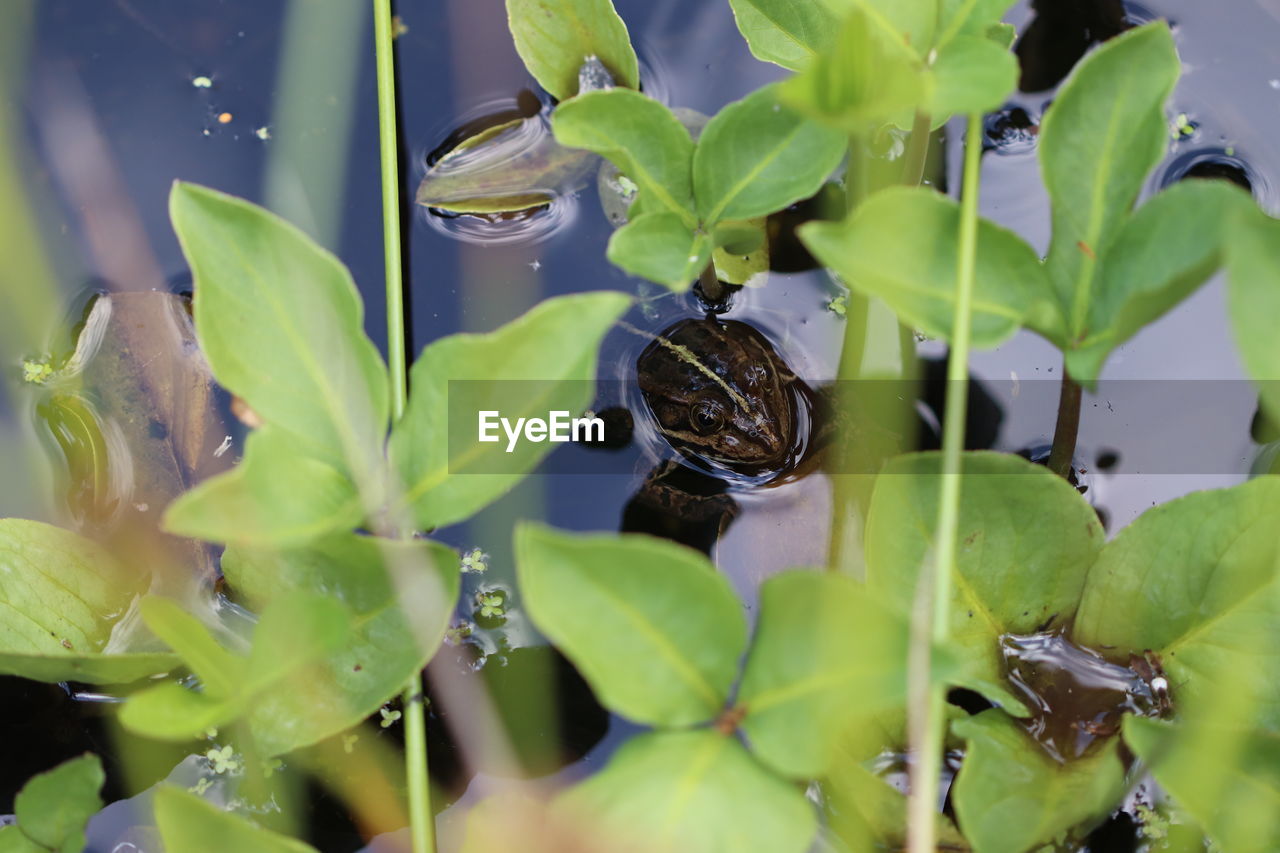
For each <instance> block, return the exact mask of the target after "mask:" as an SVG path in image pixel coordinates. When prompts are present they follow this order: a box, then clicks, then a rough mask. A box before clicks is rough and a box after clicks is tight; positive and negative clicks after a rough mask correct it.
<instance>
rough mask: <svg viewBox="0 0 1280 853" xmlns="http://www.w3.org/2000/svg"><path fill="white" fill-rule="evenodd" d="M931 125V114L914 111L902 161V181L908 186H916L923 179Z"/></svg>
mask: <svg viewBox="0 0 1280 853" xmlns="http://www.w3.org/2000/svg"><path fill="white" fill-rule="evenodd" d="M932 126H933V116H931V115H929V114H928V113H920V112H918V113H916V118H915V121H914V122H912V124H911V135H910V136H908V137H907V151H906V154H905V155H904V156H903V161H902V183H903V184H904V185H905V186H908V187H918V186H920V182H921V181H922V180H924V164H925V162H926V161H927V160H928V159H929V129H930V128H931V127H932Z"/></svg>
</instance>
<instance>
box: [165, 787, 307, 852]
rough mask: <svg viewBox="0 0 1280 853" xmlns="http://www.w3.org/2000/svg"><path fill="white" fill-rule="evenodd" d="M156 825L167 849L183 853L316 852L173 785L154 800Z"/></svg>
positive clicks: (299, 842) (305, 845)
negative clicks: (241, 852) (246, 852)
mask: <svg viewBox="0 0 1280 853" xmlns="http://www.w3.org/2000/svg"><path fill="white" fill-rule="evenodd" d="M154 803H155V815H156V825H157V826H159V827H160V837H161V839H162V840H163V841H164V845H165V849H166V850H182V851H183V853H220V851H227V850H252V851H254V853H316V850H315V848H314V847H312V846H311V845H309V844H304V843H302V842H301V841H297V840H295V839H292V838H288V837H287V836H284V835H280V834H279V833H276V832H271V831H270V830H267V829H263V828H262V827H260V826H258V825H257V824H255V823H253V822H251V821H249V820H248V819H247V818H243V817H241V816H240V815H237V814H232V813H231V812H226V811H223V810H222V809H220V808H218V807H217V806H215V805H214V804H213V803H210V802H207V801H205V800H202V799H201V798H199V797H197V796H196V795H194V794H190V793H188V792H186V791H183V790H181V789H179V788H175V787H173V786H172V785H161V786H160V787H159V788H157V789H156V792H155V797H154Z"/></svg>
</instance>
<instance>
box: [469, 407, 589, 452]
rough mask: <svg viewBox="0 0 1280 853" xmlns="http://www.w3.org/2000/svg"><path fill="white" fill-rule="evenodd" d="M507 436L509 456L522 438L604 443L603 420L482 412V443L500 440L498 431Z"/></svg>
mask: <svg viewBox="0 0 1280 853" xmlns="http://www.w3.org/2000/svg"><path fill="white" fill-rule="evenodd" d="M499 427H501V428H502V431H503V432H504V433H506V435H507V453H514V452H515V449H516V443H517V442H519V441H520V439H521V437H522V436H523V438H524V440H525V441H532V442H534V443H535V444H536V443H539V442H543V441H559V442H565V441H579V442H588V441H601V442H602V441H604V421H603V420H601V419H600V418H597V417H590V418H574V417H570V413H569V412H566V411H555V412H548V413H547V419H546V420H543V419H542V418H516V420H515V423H512V422H511V419H510V418H504V417H502V414H501V413H500V412H497V411H493V410H489V411H482V412H480V430H479V436H478V437H479V440H480V441H485V442H497V441H501V440H502V437H501V436H500V435H499V434H498V428H499Z"/></svg>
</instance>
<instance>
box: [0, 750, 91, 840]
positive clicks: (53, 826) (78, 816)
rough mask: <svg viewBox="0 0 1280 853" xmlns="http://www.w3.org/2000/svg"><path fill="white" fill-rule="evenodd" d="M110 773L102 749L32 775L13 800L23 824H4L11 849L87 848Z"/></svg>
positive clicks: (0, 832)
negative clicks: (89, 826)
mask: <svg viewBox="0 0 1280 853" xmlns="http://www.w3.org/2000/svg"><path fill="white" fill-rule="evenodd" d="M105 780H106V776H105V775H104V773H103V772H102V762H101V761H100V760H99V759H98V756H96V755H82V756H80V757H79V758H73V759H71V760H70V761H64V762H63V763H62V764H59V765H58V766H57V767H55V768H53V769H52V770H48V771H46V772H44V773H39V774H36V775H35V776H32V777H31V778H30V779H29V780H27V783H26V784H25V785H23V786H22V790H21V791H19V792H18V795H17V797H16V798H15V799H14V802H13V810H14V817H16V818H17V821H18V822H17V824H16V825H14V826H7V827H5V828H4V829H0V850H3V851H5V853H43V851H55V853H81V851H82V850H84V847H85V837H84V828H85V825H86V824H87V823H88V822H89V818H91V817H93V815H94V814H95V813H97V811H98V810H99V809H101V808H102V798H101V797H99V796H98V791H99V790H100V789H101V788H102V783H103V782H104V781H105Z"/></svg>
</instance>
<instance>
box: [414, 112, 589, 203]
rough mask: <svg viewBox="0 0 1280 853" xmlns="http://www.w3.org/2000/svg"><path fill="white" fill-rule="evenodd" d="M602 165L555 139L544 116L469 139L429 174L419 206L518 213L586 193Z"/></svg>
mask: <svg viewBox="0 0 1280 853" xmlns="http://www.w3.org/2000/svg"><path fill="white" fill-rule="evenodd" d="M598 163H599V160H598V159H597V158H596V157H595V156H594V155H592V154H590V153H588V152H585V151H579V150H575V149H573V148H567V147H565V146H563V145H561V144H560V143H559V142H557V141H556V140H555V137H553V136H552V135H551V129H550V127H549V126H548V125H547V122H546V120H545V119H544V118H543V117H542V116H534V117H533V118H527V119H516V120H514V121H511V122H507V123H505V124H502V125H499V126H498V127H493V128H489V129H488V130H484V131H481V132H480V133H478V134H476V135H475V136H472V137H469V138H467V139H464V140H463V141H462V142H460V143H459V144H458V146H457V147H456V148H454V149H453V150H452V151H450V152H449V153H448V154H446V155H445V156H444V157H442V158H440V160H439V161H437V162H436V163H435V165H433V166H431V167H430V168H429V169H427V173H426V174H425V175H424V176H423V177H422V183H420V184H418V193H417V196H416V197H415V199H414V200H415V201H416V203H418V204H421V205H423V206H425V207H432V208H436V209H438V210H447V211H451V212H453V213H473V214H486V213H515V212H517V211H522V210H529V209H531V208H535V207H541V206H543V205H546V204H550V203H552V202H553V201H555V200H556V199H557V198H558V197H560V196H562V195H567V194H569V193H572V192H576V191H578V190H580V189H582V188H583V187H584V186H586V184H587V179H588V178H589V177H590V175H591V174H592V172H593V171H594V170H595V168H596V166H597V164H598Z"/></svg>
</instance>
